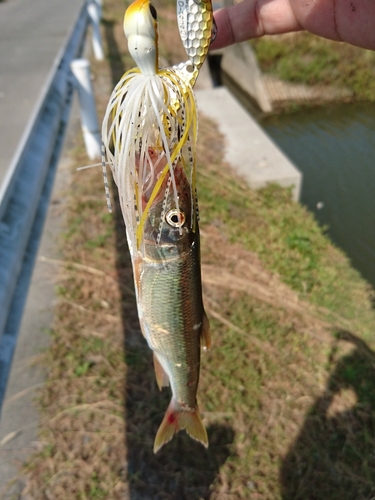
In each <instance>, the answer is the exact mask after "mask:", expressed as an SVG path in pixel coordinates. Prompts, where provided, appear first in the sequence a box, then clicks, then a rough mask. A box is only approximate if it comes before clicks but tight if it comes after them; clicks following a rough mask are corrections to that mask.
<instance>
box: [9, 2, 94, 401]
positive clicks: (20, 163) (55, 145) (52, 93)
mask: <svg viewBox="0 0 375 500" xmlns="http://www.w3.org/2000/svg"><path fill="white" fill-rule="evenodd" d="M93 6H95V7H96V8H97V10H98V11H99V12H100V7H101V2H100V0H95V1H94V2H89V1H87V2H85V3H84V4H83V6H82V9H81V10H80V12H79V15H78V17H77V19H76V22H75V25H74V27H73V29H72V31H71V34H70V36H69V37H68V39H67V41H66V43H65V45H64V46H63V48H62V50H61V51H60V53H59V54H58V56H57V57H56V59H55V63H54V66H53V68H52V70H51V72H50V75H49V77H48V79H47V82H46V84H45V86H44V89H43V91H42V94H41V97H40V99H39V102H38V103H37V105H36V107H35V111H34V114H33V116H32V118H31V120H30V121H29V124H28V127H27V129H26V131H25V132H24V134H23V137H22V139H21V141H20V143H19V145H18V148H17V151H16V154H15V156H14V157H13V161H12V163H11V165H10V167H9V169H8V171H7V174H6V177H5V179H4V182H3V184H2V186H1V187H0V407H1V404H2V401H3V397H4V394H5V389H6V384H7V379H8V375H9V371H10V367H11V363H12V358H13V353H14V350H15V347H16V343H17V335H18V331H19V327H20V323H21V319H22V313H23V309H24V305H25V301H26V297H27V291H28V287H29V282H30V278H31V274H32V270H33V266H34V261H35V257H36V253H37V250H38V246H39V241H40V237H41V234H42V229H43V223H44V219H45V216H46V212H47V209H48V205H49V199H50V195H51V191H52V186H53V181H54V176H55V171H56V167H57V163H58V159H59V156H60V152H61V148H62V144H63V138H64V133H65V130H66V127H67V123H68V117H69V112H70V107H71V103H72V97H73V89H74V86H75V82H74V78H73V75H72V72H71V67H70V65H71V63H72V61H73V60H74V59H76V58H77V57H80V56H81V54H82V52H83V47H84V42H85V37H86V33H87V27H88V25H89V23H90V22H91V23H93V22H94V20H93V9H92V8H93ZM95 17H96V18H97V20H98V19H99V16H95V13H94V18H95ZM92 31H93V36H94V37H95V33H96V34H97V33H98V26H96V27H95V29H93V30H92ZM95 45H96V47H95ZM93 48H94V51H95V50H98V47H97V40H93Z"/></svg>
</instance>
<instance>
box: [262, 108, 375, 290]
mask: <svg viewBox="0 0 375 500" xmlns="http://www.w3.org/2000/svg"><path fill="white" fill-rule="evenodd" d="M262 126H263V127H264V129H265V130H266V131H267V133H268V134H269V135H270V136H271V137H272V138H273V140H274V141H275V142H276V143H277V144H278V145H279V147H280V148H281V149H282V150H283V151H284V152H285V153H286V154H287V156H289V158H290V159H291V160H292V161H293V162H294V163H295V165H296V166H297V167H298V168H299V169H300V170H301V172H302V173H303V187H302V195H301V202H302V203H303V204H305V205H306V206H307V207H308V208H309V209H310V210H311V211H313V212H314V213H315V215H316V218H317V220H318V222H319V223H320V224H322V225H327V226H328V234H329V236H330V237H331V239H332V241H333V242H334V243H335V244H336V245H338V246H339V247H340V248H341V249H343V250H344V251H345V252H346V254H347V255H348V257H349V258H350V260H351V262H352V264H353V266H354V267H355V268H357V269H358V270H359V271H360V272H361V274H362V275H363V276H364V277H365V278H366V279H367V280H368V281H369V282H370V283H371V284H372V285H373V286H375V104H368V103H366V104H355V105H353V104H350V105H349V104H346V105H341V106H338V107H337V106H336V107H325V108H324V109H316V110H307V111H306V110H304V111H300V112H297V113H293V114H290V115H282V116H276V117H270V118H267V119H265V120H263V121H262Z"/></svg>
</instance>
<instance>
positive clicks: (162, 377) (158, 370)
mask: <svg viewBox="0 0 375 500" xmlns="http://www.w3.org/2000/svg"><path fill="white" fill-rule="evenodd" d="M153 355H154V369H155V376H156V382H157V384H158V387H159V389H160V390H162V388H163V387H166V386H168V385H169V378H168V375H167V374H166V373H165V371H164V369H163V367H162V366H161V364H160V361H159V360H158V358H157V356H156V354H155V353H153Z"/></svg>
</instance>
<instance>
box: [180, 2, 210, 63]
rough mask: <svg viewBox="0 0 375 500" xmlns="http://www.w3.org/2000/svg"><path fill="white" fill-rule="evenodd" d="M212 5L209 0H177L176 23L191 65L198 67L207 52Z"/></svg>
mask: <svg viewBox="0 0 375 500" xmlns="http://www.w3.org/2000/svg"><path fill="white" fill-rule="evenodd" d="M212 20H213V14H212V5H211V2H209V1H207V2H206V1H205V2H203V1H200V2H199V3H198V4H197V3H195V1H194V0H178V1H177V24H178V29H179V32H180V37H181V40H182V43H183V45H184V47H185V50H186V53H187V55H188V56H189V59H190V61H191V62H192V63H193V65H194V66H195V67H196V68H197V69H199V68H200V67H201V66H202V64H203V62H204V60H205V58H206V55H207V53H208V49H209V46H210V42H211V36H212Z"/></svg>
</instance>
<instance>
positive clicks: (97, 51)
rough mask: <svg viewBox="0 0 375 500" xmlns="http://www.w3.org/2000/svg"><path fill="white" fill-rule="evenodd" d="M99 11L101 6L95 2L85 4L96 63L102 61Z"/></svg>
mask: <svg viewBox="0 0 375 500" xmlns="http://www.w3.org/2000/svg"><path fill="white" fill-rule="evenodd" d="M100 11H101V5H100V4H99V2H98V1H97V0H95V1H94V2H90V3H88V4H87V12H88V14H89V17H90V20H91V26H92V48H93V50H94V56H95V59H96V60H97V61H103V59H104V51H103V44H102V37H101V34H100V15H101V14H100Z"/></svg>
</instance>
